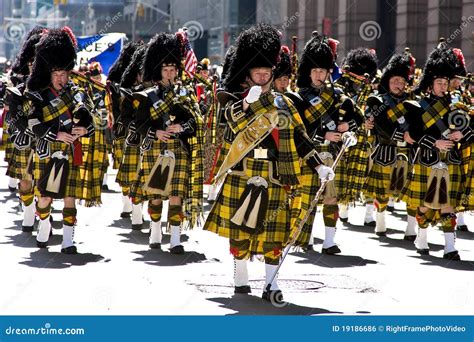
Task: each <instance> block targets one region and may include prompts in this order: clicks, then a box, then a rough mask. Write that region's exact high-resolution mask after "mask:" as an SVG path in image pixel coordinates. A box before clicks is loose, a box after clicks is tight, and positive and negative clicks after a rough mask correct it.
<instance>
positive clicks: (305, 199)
mask: <svg viewBox="0 0 474 342" xmlns="http://www.w3.org/2000/svg"><path fill="white" fill-rule="evenodd" d="M323 162H324V160H323ZM345 163H346V161H345V160H343V159H340V161H339V164H338V165H337V167H336V171H335V174H336V176H335V178H334V180H332V181H330V182H329V183H328V186H329V185H331V183H333V184H334V186H335V190H336V198H337V200H338V202H340V203H341V202H342V203H344V201H345V199H346V191H345V190H346V184H347V175H346V174H345V172H344V170H345V167H346V165H345ZM327 166H332V164H331V165H327ZM301 173H302V176H301V184H302V188H301V190H300V191H301V211H300V215H299V217H298V219H297V221H296V223H295V225H292V226H296V225H298V224H299V222H300V221H301V220H302V219H303V218H304V216H305V215H306V212H307V211H308V209H309V207H310V205H311V202H312V201H313V199H314V196H316V193H317V192H318V190H319V188H320V186H321V180H320V179H319V175H318V173H313V171H312V170H311V169H310V168H309V167H308V166H306V164H303V165H302V167H301ZM326 189H327V187H326ZM325 193H326V191H324V192H323V193H322V195H321V197H320V198H319V201H318V205H322V204H323V203H324V195H325ZM316 210H317V208H316V207H315V208H314V210H313V211H312V212H311V213H310V214H309V216H308V219H307V220H306V222H305V224H304V225H303V228H302V230H301V232H300V234H299V235H298V238H297V240H296V242H295V246H305V245H307V244H308V242H309V238H310V236H311V232H312V230H313V222H314V217H315V216H316Z"/></svg>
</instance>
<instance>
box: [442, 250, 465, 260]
mask: <svg viewBox="0 0 474 342" xmlns="http://www.w3.org/2000/svg"><path fill="white" fill-rule="evenodd" d="M443 259H448V260H453V261H459V260H461V257H460V256H459V253H458V251H452V252H449V253H446V254H445V255H443Z"/></svg>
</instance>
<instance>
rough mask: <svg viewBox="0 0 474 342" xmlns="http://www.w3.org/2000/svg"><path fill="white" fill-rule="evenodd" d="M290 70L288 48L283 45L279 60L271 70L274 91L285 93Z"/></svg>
mask: <svg viewBox="0 0 474 342" xmlns="http://www.w3.org/2000/svg"><path fill="white" fill-rule="evenodd" d="M292 71H293V68H292V65H291V57H290V49H289V48H288V46H286V45H283V46H282V47H281V50H280V61H279V62H278V64H277V65H276V67H275V71H274V72H273V88H274V89H275V91H276V92H279V93H281V94H285V93H286V92H287V91H288V86H289V85H290V77H291V72H292Z"/></svg>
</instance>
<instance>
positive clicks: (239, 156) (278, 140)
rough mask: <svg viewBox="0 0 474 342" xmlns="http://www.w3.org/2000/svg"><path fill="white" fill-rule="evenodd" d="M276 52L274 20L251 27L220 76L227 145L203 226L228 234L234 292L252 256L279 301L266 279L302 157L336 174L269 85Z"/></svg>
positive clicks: (288, 216)
mask: <svg viewBox="0 0 474 342" xmlns="http://www.w3.org/2000/svg"><path fill="white" fill-rule="evenodd" d="M279 52H280V33H279V32H278V31H277V30H276V29H275V28H273V27H272V26H269V25H265V24H259V25H256V26H253V27H251V28H249V29H247V30H245V31H243V32H242V33H241V34H240V35H239V37H238V38H237V41H236V45H235V53H234V54H233V56H232V60H231V62H230V65H229V70H228V72H227V74H226V78H225V81H224V82H225V83H224V85H225V89H226V90H227V91H230V92H233V94H228V96H227V98H228V102H227V103H226V105H225V108H226V109H225V116H226V120H227V126H226V128H225V133H224V144H225V145H226V147H225V148H224V149H225V150H226V151H228V152H227V154H226V156H225V158H224V161H223V162H222V164H221V166H220V169H219V172H218V173H217V175H216V179H218V180H219V179H220V178H221V177H222V178H223V185H222V189H221V191H220V192H219V195H218V197H217V199H216V201H215V202H214V205H213V207H212V208H211V211H210V213H209V216H208V217H207V220H206V223H205V226H204V229H205V230H208V231H211V232H214V233H216V234H218V235H220V236H222V237H226V238H229V243H230V252H231V254H232V255H233V256H234V284H235V293H242V294H248V293H250V292H251V289H250V286H249V283H248V271H247V262H248V260H249V258H250V257H251V256H253V255H260V256H263V257H264V260H265V275H266V276H265V279H266V284H265V290H264V292H263V294H262V298H264V299H265V300H270V299H271V298H279V300H282V296H281V291H280V289H279V287H278V284H277V280H276V279H273V281H272V280H271V279H272V277H273V274H274V272H275V270H276V268H277V267H278V264H279V262H280V256H281V251H282V248H283V246H284V245H285V243H286V242H287V241H288V238H289V236H290V233H291V231H292V230H291V228H292V226H291V223H292V222H294V221H295V218H296V217H298V214H299V213H300V211H301V205H300V204H299V201H298V200H294V199H297V198H296V197H294V196H293V195H294V192H293V190H297V189H298V187H299V184H300V183H299V177H300V176H301V166H300V162H301V159H304V162H305V163H306V164H309V165H311V166H312V168H313V170H314V172H318V173H319V174H320V176H321V177H322V178H326V177H333V176H334V173H333V172H332V170H331V169H330V168H328V167H326V166H324V165H322V164H323V163H322V161H321V159H320V158H319V156H318V154H317V153H316V151H315V150H314V149H313V146H312V143H311V141H310V139H309V137H308V136H307V134H306V131H305V129H304V125H303V122H302V120H301V118H300V117H299V115H298V112H297V110H296V109H295V107H294V106H293V105H292V103H291V101H290V100H289V99H288V98H286V97H285V96H284V95H282V94H279V93H275V92H272V91H271V89H270V88H271V82H272V70H273V68H274V67H275V65H276V64H277V62H278V56H279ZM244 84H247V85H244ZM243 85H244V86H243ZM246 87H248V90H245V92H242V91H243V90H244V89H245V88H246ZM218 96H219V95H218ZM300 156H302V157H304V158H301V157H300ZM267 285H270V289H269V290H267V289H266V287H267Z"/></svg>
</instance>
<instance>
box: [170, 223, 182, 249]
mask: <svg viewBox="0 0 474 342" xmlns="http://www.w3.org/2000/svg"><path fill="white" fill-rule="evenodd" d="M170 232H171V239H170V246H171V248H173V247H175V246H179V245H180V244H181V240H180V237H181V226H170Z"/></svg>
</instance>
